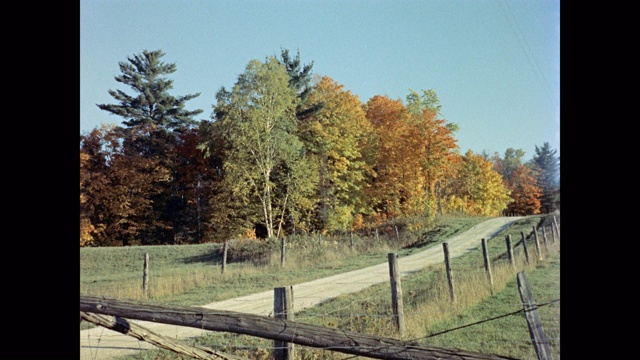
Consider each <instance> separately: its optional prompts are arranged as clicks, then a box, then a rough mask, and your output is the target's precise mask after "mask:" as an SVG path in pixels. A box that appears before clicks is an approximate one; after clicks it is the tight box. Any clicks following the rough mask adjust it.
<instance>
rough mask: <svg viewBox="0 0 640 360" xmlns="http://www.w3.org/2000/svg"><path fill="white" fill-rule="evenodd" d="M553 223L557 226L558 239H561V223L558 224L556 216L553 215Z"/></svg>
mask: <svg viewBox="0 0 640 360" xmlns="http://www.w3.org/2000/svg"><path fill="white" fill-rule="evenodd" d="M553 224H554V225H555V226H556V233H557V235H558V240H560V224H558V221H557V220H556V217H555V216H554V217H553Z"/></svg>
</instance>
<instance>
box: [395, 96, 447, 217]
mask: <svg viewBox="0 0 640 360" xmlns="http://www.w3.org/2000/svg"><path fill="white" fill-rule="evenodd" d="M406 100H407V109H408V110H409V112H410V113H411V115H412V119H413V120H412V121H411V124H412V126H413V128H414V129H415V130H413V131H412V132H411V138H412V139H413V143H414V144H415V146H416V147H417V150H418V151H419V152H420V153H421V154H422V159H421V166H422V171H423V172H422V176H423V177H424V180H425V186H426V188H427V194H426V197H427V199H426V201H427V205H426V208H425V211H426V213H427V215H429V216H430V217H433V216H435V213H436V211H437V210H439V211H440V212H442V203H441V200H442V197H443V195H442V190H441V189H442V187H443V186H445V185H444V184H443V182H444V181H446V179H447V178H449V177H451V176H452V175H453V162H455V161H456V160H457V159H458V157H457V149H458V145H457V140H456V139H455V137H454V134H455V132H456V131H458V125H457V124H455V123H451V122H449V123H448V122H447V121H446V120H444V119H441V118H438V116H439V115H440V109H441V108H442V105H441V104H440V100H439V99H438V95H437V93H436V92H435V91H434V90H422V95H420V94H418V92H416V91H414V90H410V92H409V95H407V98H406Z"/></svg>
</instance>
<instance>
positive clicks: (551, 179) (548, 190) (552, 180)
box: [532, 142, 560, 214]
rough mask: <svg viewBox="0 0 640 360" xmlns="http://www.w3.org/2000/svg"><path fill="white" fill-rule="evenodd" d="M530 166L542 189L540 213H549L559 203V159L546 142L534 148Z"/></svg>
mask: <svg viewBox="0 0 640 360" xmlns="http://www.w3.org/2000/svg"><path fill="white" fill-rule="evenodd" d="M535 152H536V154H535V155H534V157H533V160H532V165H533V171H534V173H535V177H536V179H537V181H538V187H539V188H540V189H542V199H541V201H540V202H541V204H542V209H541V211H542V213H547V214H548V213H551V212H553V211H554V210H557V209H558V208H559V203H560V157H559V156H557V155H556V154H557V150H555V149H552V148H551V146H550V145H549V143H548V142H545V143H544V144H543V145H542V146H541V147H538V146H536V147H535Z"/></svg>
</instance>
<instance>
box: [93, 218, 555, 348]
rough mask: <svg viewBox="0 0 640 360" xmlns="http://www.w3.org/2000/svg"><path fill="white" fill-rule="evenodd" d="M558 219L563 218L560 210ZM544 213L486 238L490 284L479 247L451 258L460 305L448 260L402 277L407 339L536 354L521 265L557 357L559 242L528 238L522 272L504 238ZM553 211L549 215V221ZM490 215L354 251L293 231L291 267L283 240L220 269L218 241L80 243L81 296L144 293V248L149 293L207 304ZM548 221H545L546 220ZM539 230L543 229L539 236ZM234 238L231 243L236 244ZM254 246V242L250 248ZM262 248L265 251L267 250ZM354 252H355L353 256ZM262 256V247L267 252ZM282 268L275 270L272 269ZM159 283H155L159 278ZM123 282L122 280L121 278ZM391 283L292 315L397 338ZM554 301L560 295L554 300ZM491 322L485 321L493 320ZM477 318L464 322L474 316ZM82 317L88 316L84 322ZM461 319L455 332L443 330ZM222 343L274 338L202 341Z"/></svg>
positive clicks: (378, 257)
mask: <svg viewBox="0 0 640 360" xmlns="http://www.w3.org/2000/svg"><path fill="white" fill-rule="evenodd" d="M557 218H558V220H559V216H557ZM541 219H542V217H529V218H526V219H523V220H520V221H518V222H516V224H514V226H512V227H510V228H509V229H507V230H506V231H505V232H504V233H502V234H500V235H499V236H497V237H495V238H494V239H493V240H491V241H490V242H489V244H488V249H489V254H490V255H492V256H491V258H492V266H493V269H492V273H493V279H494V286H493V288H491V287H490V286H488V283H487V281H486V273H485V272H484V270H483V266H482V264H483V262H482V254H481V250H480V249H477V251H472V252H470V253H468V254H467V255H465V256H463V257H460V258H456V259H453V260H452V264H451V265H452V268H453V269H454V271H455V272H454V277H455V280H456V281H455V283H456V289H457V290H456V294H457V301H456V304H451V302H450V300H449V298H448V289H447V286H446V275H445V273H444V269H443V266H435V267H430V268H426V269H424V270H423V271H421V272H420V273H417V274H414V275H412V276H411V277H408V278H403V280H402V284H403V285H402V286H403V293H404V309H405V316H406V319H407V320H406V321H405V323H406V328H405V334H404V337H403V338H404V339H407V340H416V341H419V342H420V343H423V344H425V345H433V346H441V347H447V348H461V349H465V350H469V351H478V352H484V353H495V354H500V355H503V356H510V357H514V358H519V359H535V358H536V356H535V352H534V350H533V346H532V345H531V341H530V340H529V335H528V329H527V325H526V320H525V318H524V316H523V315H522V313H519V314H514V315H511V316H504V317H503V315H504V314H510V313H514V312H516V313H517V312H518V311H519V310H521V309H522V304H521V302H520V298H519V295H518V292H517V287H516V283H515V273H516V272H517V271H526V274H527V275H528V278H529V281H530V282H531V284H532V288H533V291H534V294H535V295H536V301H537V302H538V303H546V302H551V303H550V305H548V306H545V307H543V308H541V309H540V310H539V311H540V315H541V318H542V319H543V326H544V328H545V331H546V333H547V337H548V339H549V340H550V343H551V345H552V353H553V356H554V358H556V359H558V358H559V352H560V342H559V288H560V287H559V246H558V244H553V246H550V247H549V248H548V249H546V248H543V249H542V252H543V253H542V257H543V260H538V258H537V253H536V249H535V247H534V246H533V243H532V242H531V241H530V242H528V243H527V244H528V245H529V246H528V249H529V255H530V261H531V264H528V265H527V264H526V263H525V260H524V256H523V254H522V246H519V247H516V250H515V254H516V259H517V262H516V270H514V269H513V268H512V267H511V265H510V264H509V262H508V258H507V257H506V256H505V255H504V253H505V250H506V248H505V242H504V238H505V237H506V235H511V237H512V241H513V244H516V243H517V242H518V241H519V240H520V238H521V235H520V232H521V231H522V232H524V234H525V235H528V234H529V233H530V232H531V229H532V226H533V225H536V224H538V223H539V222H540V221H541ZM549 219H550V217H547V218H546V219H545V221H549ZM484 220H486V219H485V218H462V217H450V218H446V219H442V221H441V222H440V223H439V225H438V226H436V227H433V228H431V229H430V230H429V231H424V232H420V231H418V232H413V233H410V232H408V231H407V232H405V233H403V234H402V235H401V241H400V242H398V241H397V239H395V235H393V236H390V237H386V236H379V237H378V239H377V240H376V238H375V236H373V235H372V236H370V237H362V236H361V237H356V238H355V239H354V248H355V249H356V251H355V253H353V252H351V251H347V250H351V249H349V247H348V246H349V244H350V242H349V237H348V236H346V237H342V238H330V237H323V238H319V239H318V238H314V237H311V239H303V238H300V239H292V240H291V242H290V246H289V247H288V248H287V262H286V264H287V266H286V267H285V268H284V269H281V268H280V266H279V252H278V251H276V250H277V249H278V247H277V246H276V245H277V244H274V245H272V246H271V247H269V249H271V250H272V251H271V254H269V255H268V256H266V258H265V256H263V257H262V258H261V259H260V260H259V261H256V260H255V257H254V258H253V261H243V262H240V261H237V262H231V263H230V264H228V265H227V268H226V270H225V275H224V277H223V276H222V275H221V274H220V256H219V253H220V245H216V244H203V245H187V246H156V247H132V248H110V249H106V248H105V249H100V248H95V249H91V248H89V249H81V294H91V295H104V296H107V297H115V298H128V299H139V298H144V297H143V296H142V295H141V291H140V286H141V281H142V267H143V260H142V259H143V258H144V253H145V252H147V253H149V256H150V259H151V261H150V264H151V266H150V267H151V271H150V277H151V279H152V280H151V289H152V292H151V293H152V295H151V298H150V299H148V300H149V301H155V302H160V303H164V304H177V305H202V304H205V303H209V302H212V301H218V300H224V299H227V298H231V297H235V296H239V295H243V294H248V293H253V292H257V291H263V290H269V289H273V288H274V287H277V286H281V284H283V283H284V284H295V283H299V282H304V281H307V280H311V279H315V278H319V277H323V276H328V275H331V274H335V273H339V272H344V271H348V270H353V269H356V268H362V267H365V266H368V265H374V264H378V263H381V262H385V261H386V254H387V253H388V252H389V251H390V250H393V251H396V252H397V253H398V254H399V255H400V256H402V255H406V254H409V253H412V252H415V251H419V250H420V249H422V248H424V246H433V245H434V244H438V243H441V242H443V241H445V240H446V239H447V238H449V237H450V236H451V235H453V234H455V233H458V232H461V231H464V230H465V229H468V228H470V227H471V226H473V225H475V224H477V223H478V222H481V221H484ZM547 225H549V224H548V223H547ZM539 235H541V234H539ZM235 245H236V247H237V248H242V247H243V246H244V247H245V248H244V249H243V250H242V251H237V252H236V253H235V257H236V258H237V259H242V258H245V259H247V258H248V259H252V256H251V255H247V254H251V251H250V250H251V249H248V248H250V247H251V246H252V245H254V244H235ZM232 246H233V245H232ZM254 250H255V249H254ZM263 250H264V249H263ZM352 254H354V255H352ZM263 255H264V254H263ZM274 274H277V277H275V276H274ZM154 281H155V285H154ZM123 284H126V286H123ZM388 288H389V286H388V284H387V285H379V286H374V287H371V288H369V289H367V290H365V291H362V292H358V293H355V294H351V295H348V296H341V297H340V298H338V299H335V300H333V301H329V302H327V303H324V304H322V305H321V306H318V307H315V308H313V309H309V310H305V311H301V312H299V313H296V321H300V322H305V323H310V324H316V325H322V326H329V327H336V328H341V329H345V330H350V331H357V332H361V333H367V334H372V335H379V336H387V337H396V338H397V337H399V335H398V334H397V332H396V330H395V328H394V323H393V321H392V318H391V317H390V316H389V311H390V310H389V309H390V306H391V305H390V296H389V289H388ZM556 300H557V302H554V301H556ZM496 317H498V319H496V320H492V321H487V319H492V318H496ZM478 322H479V324H478V325H474V326H468V325H469V324H474V323H478ZM83 324H84V322H83ZM459 327H463V328H461V329H458V330H456V331H447V330H450V329H456V328H459ZM198 342H199V343H200V344H202V345H205V346H209V347H212V348H214V349H216V350H218V351H223V352H228V353H232V354H236V355H239V356H244V357H247V358H251V359H268V358H270V357H271V350H270V347H272V346H273V343H272V342H271V341H269V340H263V339H257V338H250V337H247V336H240V335H236V334H217V333H216V334H212V335H210V336H206V337H203V338H201V339H199V341H198ZM347 357H348V356H346V355H344V354H340V353H336V352H331V351H326V350H319V349H313V348H305V347H296V358H297V359H318V358H323V359H333V358H336V359H341V358H347ZM142 358H145V359H184V357H180V356H178V355H176V354H173V353H170V352H167V351H162V350H151V351H146V352H144V355H143V356H142Z"/></svg>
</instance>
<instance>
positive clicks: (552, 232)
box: [551, 223, 556, 244]
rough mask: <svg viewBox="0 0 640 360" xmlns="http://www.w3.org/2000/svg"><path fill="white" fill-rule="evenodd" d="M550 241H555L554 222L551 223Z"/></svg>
mask: <svg viewBox="0 0 640 360" xmlns="http://www.w3.org/2000/svg"><path fill="white" fill-rule="evenodd" d="M551 242H552V243H554V244H555V243H556V224H554V223H551Z"/></svg>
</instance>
